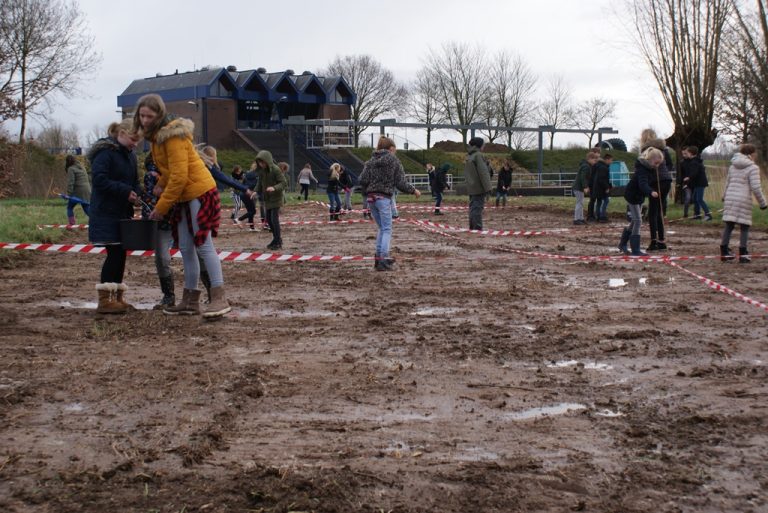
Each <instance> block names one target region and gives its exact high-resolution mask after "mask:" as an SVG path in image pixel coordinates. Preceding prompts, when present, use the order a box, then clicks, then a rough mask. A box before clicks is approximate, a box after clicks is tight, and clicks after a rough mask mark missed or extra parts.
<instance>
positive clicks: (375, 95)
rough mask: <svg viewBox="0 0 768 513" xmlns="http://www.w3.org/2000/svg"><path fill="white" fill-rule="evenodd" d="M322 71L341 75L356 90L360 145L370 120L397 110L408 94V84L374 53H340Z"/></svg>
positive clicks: (354, 109)
mask: <svg viewBox="0 0 768 513" xmlns="http://www.w3.org/2000/svg"><path fill="white" fill-rule="evenodd" d="M321 74H326V75H341V76H342V77H344V80H346V81H347V83H348V84H349V86H350V87H351V88H352V90H353V91H354V92H355V95H356V99H355V103H354V104H353V105H352V119H353V120H355V121H356V122H358V123H360V124H359V125H357V126H355V128H354V134H355V146H358V145H359V141H360V134H361V133H363V131H365V129H367V128H368V127H369V126H370V125H369V124H368V123H372V122H373V121H374V120H375V119H376V118H379V117H381V116H382V115H384V114H388V113H393V112H397V111H398V110H399V109H401V108H402V105H403V98H405V97H406V96H407V95H408V89H407V88H406V87H405V85H403V84H401V83H400V82H398V81H397V80H396V79H395V75H394V74H393V73H392V72H391V71H390V70H388V69H386V68H384V67H382V65H381V63H380V62H379V61H377V60H376V59H374V58H373V57H372V56H370V55H346V56H344V57H338V56H337V57H336V58H335V59H334V60H333V61H332V62H331V63H330V64H329V65H328V68H327V69H326V70H324V71H323V72H322V73H321Z"/></svg>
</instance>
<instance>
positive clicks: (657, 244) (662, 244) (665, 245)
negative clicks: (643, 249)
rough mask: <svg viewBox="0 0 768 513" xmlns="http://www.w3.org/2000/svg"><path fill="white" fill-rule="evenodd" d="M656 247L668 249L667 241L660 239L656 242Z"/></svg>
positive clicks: (662, 249)
mask: <svg viewBox="0 0 768 513" xmlns="http://www.w3.org/2000/svg"><path fill="white" fill-rule="evenodd" d="M656 249H657V250H658V251H666V250H667V243H666V242H664V241H663V240H660V241H658V242H657V243H656Z"/></svg>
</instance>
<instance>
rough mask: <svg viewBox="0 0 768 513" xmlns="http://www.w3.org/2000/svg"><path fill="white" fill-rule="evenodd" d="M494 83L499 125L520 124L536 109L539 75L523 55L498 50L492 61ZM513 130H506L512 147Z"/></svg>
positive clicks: (492, 81)
mask: <svg viewBox="0 0 768 513" xmlns="http://www.w3.org/2000/svg"><path fill="white" fill-rule="evenodd" d="M490 87H491V95H492V97H493V98H494V102H493V103H494V105H495V108H496V117H497V120H498V124H499V125H504V126H510V127H512V126H519V125H521V124H523V122H524V120H525V119H526V118H527V117H528V116H529V114H531V113H532V112H533V111H534V110H535V109H536V104H535V102H534V100H533V94H534V93H535V91H536V75H534V73H533V72H532V71H531V69H530V67H529V66H528V64H527V63H526V62H525V60H523V58H522V57H521V56H520V55H517V54H511V53H509V52H508V51H506V50H502V51H501V52H499V53H498V54H496V57H495V58H494V60H493V63H492V65H491V74H490ZM513 133H514V132H510V131H508V132H507V133H506V134H507V146H509V147H510V148H511V147H512V146H513V144H512V138H513V135H512V134H513Z"/></svg>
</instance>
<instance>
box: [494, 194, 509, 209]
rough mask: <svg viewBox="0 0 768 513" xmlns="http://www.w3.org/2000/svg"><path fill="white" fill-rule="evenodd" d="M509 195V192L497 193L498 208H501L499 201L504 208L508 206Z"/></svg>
mask: <svg viewBox="0 0 768 513" xmlns="http://www.w3.org/2000/svg"><path fill="white" fill-rule="evenodd" d="M507 194H509V193H508V192H507V191H496V206H497V207H498V206H499V200H501V204H502V205H503V206H505V207H506V206H507Z"/></svg>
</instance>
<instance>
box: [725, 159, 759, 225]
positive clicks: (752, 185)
mask: <svg viewBox="0 0 768 513" xmlns="http://www.w3.org/2000/svg"><path fill="white" fill-rule="evenodd" d="M750 193H751V194H750ZM751 195H754V196H755V199H756V200H757V201H758V203H760V208H765V207H766V202H765V196H763V191H762V190H761V188H760V168H759V167H757V164H755V163H754V162H753V161H752V159H750V158H749V157H747V156H746V155H742V154H741V153H737V154H735V155H734V156H733V158H732V159H731V167H729V168H728V177H727V179H726V182H725V195H724V196H723V199H724V209H723V221H731V222H734V223H738V224H746V225H749V226H751V225H752V197H751Z"/></svg>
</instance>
